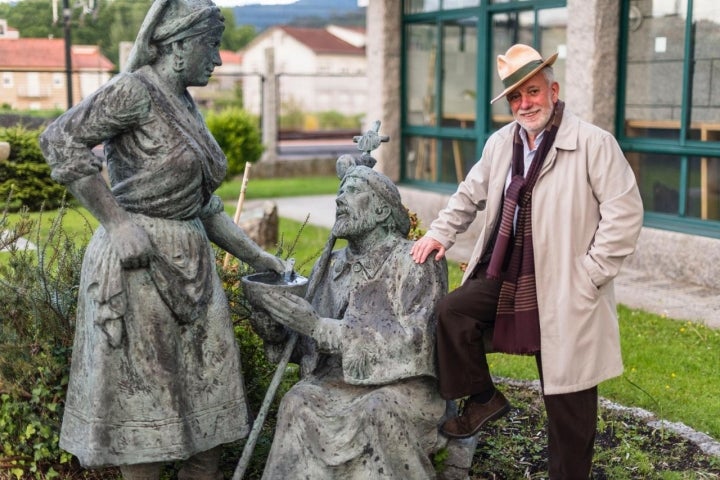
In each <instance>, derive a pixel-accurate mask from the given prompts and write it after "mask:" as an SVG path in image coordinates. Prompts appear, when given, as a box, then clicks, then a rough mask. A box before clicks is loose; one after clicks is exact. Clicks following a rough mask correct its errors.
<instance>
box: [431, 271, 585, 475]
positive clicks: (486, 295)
mask: <svg viewBox="0 0 720 480" xmlns="http://www.w3.org/2000/svg"><path fill="white" fill-rule="evenodd" d="M500 286H501V282H499V281H497V280H490V279H488V278H486V276H485V268H482V267H481V268H478V269H477V271H476V273H475V274H474V275H473V276H472V277H471V278H469V279H468V280H467V281H466V282H465V283H464V284H463V285H462V286H460V287H459V288H458V289H456V290H454V291H452V292H450V293H449V294H448V295H446V296H445V297H444V298H443V299H442V300H441V301H440V302H439V303H438V307H437V312H438V323H437V360H438V378H439V382H440V395H441V396H442V397H443V398H445V399H448V400H450V399H456V398H461V397H465V396H468V395H473V394H476V393H480V392H482V391H484V390H488V389H490V388H493V386H494V385H493V381H492V377H491V375H490V369H489V367H488V363H487V359H486V351H485V346H484V342H483V332H485V331H486V330H488V329H491V328H493V326H494V324H495V310H496V308H497V299H498V295H499V293H500ZM535 358H536V361H537V366H538V372H539V375H540V382H541V384H542V364H541V362H540V355H537V356H536V357H535ZM543 400H544V403H545V410H546V412H547V417H548V457H549V459H548V470H549V474H550V478H551V479H553V480H556V479H557V480H560V479H563V480H564V479H567V480H571V479H572V480H576V479H587V478H589V476H590V469H591V465H592V456H593V446H594V444H595V435H596V430H597V408H598V407H597V405H598V394H597V387H592V388H590V389H588V390H583V391H581V392H573V393H568V394H562V395H544V394H543Z"/></svg>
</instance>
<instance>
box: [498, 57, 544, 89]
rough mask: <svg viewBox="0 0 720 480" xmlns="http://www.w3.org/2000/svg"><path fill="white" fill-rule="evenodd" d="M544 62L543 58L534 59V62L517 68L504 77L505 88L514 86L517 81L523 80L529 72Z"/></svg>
mask: <svg viewBox="0 0 720 480" xmlns="http://www.w3.org/2000/svg"><path fill="white" fill-rule="evenodd" d="M542 64H543V61H542V60H533V61H532V62H529V63H526V64H525V65H523V66H522V67H520V68H518V69H517V70H515V71H514V72H513V73H512V74H511V75H508V76H507V77H505V78H503V81H502V83H503V85H504V86H505V88H509V87H512V86H513V85H515V84H516V83H517V82H519V81H520V80H522V79H523V78H524V77H525V76H526V75H527V74H528V73H530V72H532V71H533V70H534V69H536V68H537V67H539V66H540V65H542Z"/></svg>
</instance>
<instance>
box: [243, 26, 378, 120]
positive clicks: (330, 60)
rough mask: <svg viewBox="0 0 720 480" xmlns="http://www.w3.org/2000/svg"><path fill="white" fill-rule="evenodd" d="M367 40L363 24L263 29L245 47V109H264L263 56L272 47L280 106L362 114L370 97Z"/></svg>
mask: <svg viewBox="0 0 720 480" xmlns="http://www.w3.org/2000/svg"><path fill="white" fill-rule="evenodd" d="M365 39H366V36H365V30H364V29H356V28H345V27H338V26H334V25H331V26H328V27H327V28H297V27H289V26H277V27H272V28H269V29H267V30H265V31H264V32H263V33H261V34H260V35H258V36H257V37H256V38H255V39H254V40H253V41H252V42H251V43H250V44H249V45H248V46H247V47H246V48H245V50H244V51H243V72H244V75H245V76H244V77H243V102H244V105H245V108H246V109H247V110H249V111H250V112H252V113H255V114H259V113H260V109H261V104H262V95H261V92H262V82H261V78H263V77H265V76H266V75H267V73H266V60H265V55H266V51H267V50H268V49H271V48H272V49H273V50H274V56H275V62H274V67H275V74H276V75H278V96H279V103H280V105H281V106H287V105H294V106H297V107H298V108H300V109H302V110H303V111H306V112H322V111H329V110H335V111H337V112H340V113H343V114H345V115H352V114H359V113H364V111H365V108H366V104H367V98H368V89H367V76H366V71H367V60H366V57H365ZM261 76H262V77H261ZM281 108H282V107H281Z"/></svg>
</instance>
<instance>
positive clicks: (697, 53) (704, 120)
mask: <svg viewBox="0 0 720 480" xmlns="http://www.w3.org/2000/svg"><path fill="white" fill-rule="evenodd" d="M679 3H683V2H679ZM692 18H693V26H694V27H693V28H694V31H693V49H694V66H693V83H692V89H693V90H692V94H693V95H692V99H693V100H692V110H691V117H692V121H693V123H694V124H695V126H697V127H698V129H699V130H700V140H704V141H705V140H713V141H720V48H718V43H719V42H720V2H718V1H717V0H694V2H693V17H692Z"/></svg>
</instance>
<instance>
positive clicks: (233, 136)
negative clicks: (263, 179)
mask: <svg viewBox="0 0 720 480" xmlns="http://www.w3.org/2000/svg"><path fill="white" fill-rule="evenodd" d="M206 121H207V125H208V128H209V129H210V132H211V133H212V134H213V136H214V137H215V140H217V142H218V144H219V145H220V148H222V150H223V152H225V156H226V157H227V159H228V171H227V178H231V177H234V176H236V175H238V174H240V173H242V172H243V170H245V163H246V162H256V161H257V160H259V159H260V155H262V152H263V146H262V139H261V136H260V129H259V128H258V122H257V119H256V118H255V117H253V116H252V115H250V114H249V113H247V112H246V111H245V110H243V109H240V108H236V107H235V108H227V109H225V110H222V111H220V112H218V113H215V112H210V113H208V115H207V118H206Z"/></svg>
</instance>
